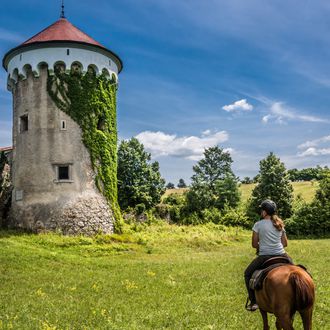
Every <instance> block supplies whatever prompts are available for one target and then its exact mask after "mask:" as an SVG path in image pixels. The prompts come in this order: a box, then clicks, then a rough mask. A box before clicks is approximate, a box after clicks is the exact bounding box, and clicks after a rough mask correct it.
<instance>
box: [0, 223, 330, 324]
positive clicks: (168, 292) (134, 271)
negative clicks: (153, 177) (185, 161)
mask: <svg viewBox="0 0 330 330" xmlns="http://www.w3.org/2000/svg"><path fill="white" fill-rule="evenodd" d="M329 248H330V240H328V239H323V240H292V241H290V242H289V247H288V249H287V251H288V252H289V254H290V255H291V256H292V257H293V258H294V261H295V262H296V263H302V264H304V265H306V266H307V267H308V268H309V270H310V271H311V272H312V274H313V277H314V281H315V283H316V288H317V295H316V306H315V311H314V328H313V329H319V330H324V329H330V279H329V274H330V255H329ZM253 257H254V251H253V249H252V248H251V247H250V232H249V231H245V230H242V229H238V228H225V227H223V226H221V225H214V224H207V225H200V226H194V227H189V226H176V225H168V224H166V223H155V224H152V225H150V226H147V225H131V226H129V227H128V226H127V227H126V228H125V231H124V234H122V235H107V236H104V235H100V236H96V237H91V238H87V237H64V236H61V235H57V234H40V235H30V234H19V233H17V232H8V231H1V232H0V329H44V330H46V329H47V330H50V329H54V330H55V329H56V330H58V329H114V330H115V329H116V330H117V329H121V330H126V329H127V330H133V329H141V330H142V329H143V330H146V329H153V330H156V329H174V330H179V329H196V330H197V329H198V330H202V329H205V330H206V329H208V330H209V329H235V330H237V329H261V328H262V321H261V316H260V314H259V312H255V313H249V312H246V311H245V310H244V304H245V299H246V293H245V288H244V284H243V272H244V269H245V267H246V266H247V264H248V263H249V261H250V260H251V259H252V258H253ZM271 323H272V329H274V328H275V326H274V317H271ZM295 326H296V329H301V328H302V325H301V322H300V318H299V317H298V315H297V317H296V319H295Z"/></svg>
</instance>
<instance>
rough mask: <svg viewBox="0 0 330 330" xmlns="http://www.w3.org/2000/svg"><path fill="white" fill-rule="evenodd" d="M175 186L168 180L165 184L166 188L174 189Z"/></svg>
mask: <svg viewBox="0 0 330 330" xmlns="http://www.w3.org/2000/svg"><path fill="white" fill-rule="evenodd" d="M174 188H175V185H174V183H172V182H169V183H168V184H167V185H166V189H174Z"/></svg>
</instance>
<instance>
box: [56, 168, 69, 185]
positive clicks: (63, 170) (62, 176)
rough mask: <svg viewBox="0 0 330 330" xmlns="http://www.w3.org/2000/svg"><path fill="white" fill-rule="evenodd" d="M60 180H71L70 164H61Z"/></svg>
mask: <svg viewBox="0 0 330 330" xmlns="http://www.w3.org/2000/svg"><path fill="white" fill-rule="evenodd" d="M57 179H58V180H59V181H61V180H69V179H70V176H69V166H68V165H67V166H59V167H58V178H57Z"/></svg>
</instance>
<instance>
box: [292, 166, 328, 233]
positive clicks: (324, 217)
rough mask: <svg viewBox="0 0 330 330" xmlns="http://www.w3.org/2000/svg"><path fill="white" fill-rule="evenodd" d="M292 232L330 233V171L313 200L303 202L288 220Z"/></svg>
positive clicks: (325, 175) (321, 182)
mask: <svg viewBox="0 0 330 330" xmlns="http://www.w3.org/2000/svg"><path fill="white" fill-rule="evenodd" d="M286 229H287V231H288V232H289V233H290V234H293V235H298V236H309V235H312V236H328V235H329V234H330V171H327V172H324V178H323V179H322V180H321V181H320V186H319V188H318V189H317V191H316V194H315V197H314V199H313V201H312V202H311V203H310V204H308V203H306V202H302V203H301V205H300V206H299V207H298V208H297V210H296V212H295V214H294V215H293V217H292V218H291V219H289V220H288V221H287V222H286Z"/></svg>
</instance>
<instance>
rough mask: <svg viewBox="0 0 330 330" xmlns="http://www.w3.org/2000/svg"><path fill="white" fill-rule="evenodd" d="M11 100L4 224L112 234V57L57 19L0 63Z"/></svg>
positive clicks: (115, 62)
mask: <svg viewBox="0 0 330 330" xmlns="http://www.w3.org/2000/svg"><path fill="white" fill-rule="evenodd" d="M3 67H4V68H5V70H6V71H7V72H8V90H10V91H11V92H12V95H13V155H12V157H13V158H12V182H13V196H12V207H11V212H10V219H9V221H10V224H11V225H12V226H14V227H21V228H25V229H30V230H33V231H39V230H58V231H61V232H63V233H66V234H80V233H83V234H94V233H98V232H103V233H110V232H112V231H113V225H114V222H115V220H116V219H117V218H118V217H120V215H119V208H118V204H117V181H116V180H117V179H116V171H117V150H116V148H117V125H116V91H117V81H118V74H119V72H120V71H121V70H122V62H121V60H120V58H119V57H118V56H117V55H116V54H115V53H113V52H112V51H110V50H109V49H107V48H105V47H104V46H102V45H101V44H100V43H98V42H97V41H95V40H94V39H92V38H91V37H89V36H88V35H87V34H85V33H84V32H82V31H81V30H79V29H78V28H76V27H75V26H74V25H72V24H71V23H70V22H69V21H68V20H67V19H65V18H64V17H61V18H60V19H59V20H58V21H56V22H55V23H54V24H52V25H50V26H49V27H47V28H46V29H44V30H42V31H41V32H40V33H38V34H36V35H35V36H33V37H32V38H30V39H28V40H27V41H25V42H24V43H22V44H21V45H19V46H18V47H16V48H14V49H11V50H10V51H9V52H8V53H7V54H6V55H5V56H4V58H3Z"/></svg>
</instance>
